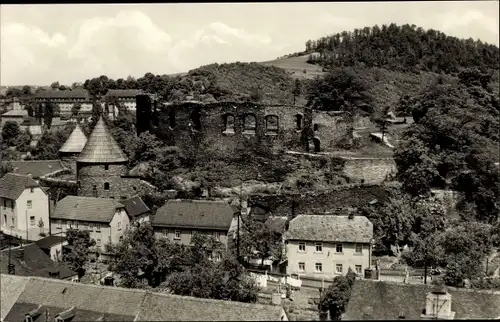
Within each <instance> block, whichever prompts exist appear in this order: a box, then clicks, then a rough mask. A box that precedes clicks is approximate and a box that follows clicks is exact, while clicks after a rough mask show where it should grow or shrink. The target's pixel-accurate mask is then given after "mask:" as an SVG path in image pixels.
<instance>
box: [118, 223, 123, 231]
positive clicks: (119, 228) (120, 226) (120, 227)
mask: <svg viewBox="0 0 500 322" xmlns="http://www.w3.org/2000/svg"><path fill="white" fill-rule="evenodd" d="M118 230H122V223H121V222H118Z"/></svg>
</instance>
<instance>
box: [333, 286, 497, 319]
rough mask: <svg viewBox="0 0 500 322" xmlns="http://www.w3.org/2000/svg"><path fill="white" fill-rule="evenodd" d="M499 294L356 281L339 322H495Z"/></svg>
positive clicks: (485, 291) (461, 289)
mask: <svg viewBox="0 0 500 322" xmlns="http://www.w3.org/2000/svg"><path fill="white" fill-rule="evenodd" d="M499 316H500V291H491V290H489V291H488V290H484V291H480V290H473V289H464V288H454V287H446V288H444V287H436V286H433V285H426V284H403V283H394V282H385V281H375V280H371V279H365V280H356V281H355V282H354V286H353V288H352V291H351V297H350V299H349V303H348V305H347V310H346V312H345V314H344V316H343V317H342V320H358V321H360V320H398V319H408V320H453V319H457V320H469V319H479V320H481V319H485V320H486V319H497V318H498V317H499Z"/></svg>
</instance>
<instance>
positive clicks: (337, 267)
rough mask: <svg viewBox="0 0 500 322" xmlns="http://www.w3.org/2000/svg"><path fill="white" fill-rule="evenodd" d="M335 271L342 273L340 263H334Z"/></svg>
mask: <svg viewBox="0 0 500 322" xmlns="http://www.w3.org/2000/svg"><path fill="white" fill-rule="evenodd" d="M335 271H336V272H337V273H342V271H343V269H342V264H337V265H335Z"/></svg>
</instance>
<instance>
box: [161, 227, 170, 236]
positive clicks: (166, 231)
mask: <svg viewBox="0 0 500 322" xmlns="http://www.w3.org/2000/svg"><path fill="white" fill-rule="evenodd" d="M161 232H162V234H163V236H165V237H166V236H167V235H168V229H162V230H161Z"/></svg>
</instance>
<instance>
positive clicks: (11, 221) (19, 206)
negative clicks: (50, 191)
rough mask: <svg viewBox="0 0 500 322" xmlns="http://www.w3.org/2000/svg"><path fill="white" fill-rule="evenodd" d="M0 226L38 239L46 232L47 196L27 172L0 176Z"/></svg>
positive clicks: (47, 221)
mask: <svg viewBox="0 0 500 322" xmlns="http://www.w3.org/2000/svg"><path fill="white" fill-rule="evenodd" d="M0 209H1V224H0V226H1V230H2V232H3V233H5V234H6V235H10V236H18V237H21V238H23V239H24V238H26V239H28V240H38V239H40V238H41V237H43V236H42V235H44V234H47V233H48V232H49V197H48V195H47V193H46V192H45V191H44V190H43V189H42V187H40V185H39V184H38V183H37V182H36V181H35V180H33V179H32V178H31V177H30V176H26V175H20V174H14V173H7V174H6V175H4V176H3V178H1V179H0Z"/></svg>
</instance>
